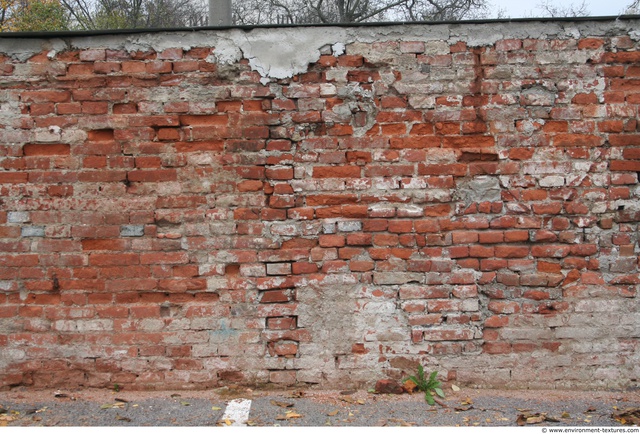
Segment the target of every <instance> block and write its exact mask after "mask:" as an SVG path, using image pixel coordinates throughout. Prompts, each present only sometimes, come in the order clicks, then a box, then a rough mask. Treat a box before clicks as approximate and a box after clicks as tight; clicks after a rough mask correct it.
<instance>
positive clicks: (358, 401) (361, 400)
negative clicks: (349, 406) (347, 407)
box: [356, 399, 365, 405]
mask: <svg viewBox="0 0 640 434" xmlns="http://www.w3.org/2000/svg"><path fill="white" fill-rule="evenodd" d="M356 404H360V405H364V404H365V400H364V399H358V400H357V401H356Z"/></svg>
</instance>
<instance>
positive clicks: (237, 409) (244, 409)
mask: <svg viewBox="0 0 640 434" xmlns="http://www.w3.org/2000/svg"><path fill="white" fill-rule="evenodd" d="M250 411H251V400H250V399H234V400H233V401H229V403H228V404H227V408H226V409H225V411H224V414H223V415H222V417H221V418H220V420H221V421H222V422H223V425H222V426H247V421H248V420H249V412H250ZM226 420H229V421H231V425H227V424H226V423H225V421H226Z"/></svg>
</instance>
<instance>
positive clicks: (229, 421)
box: [224, 419, 233, 426]
mask: <svg viewBox="0 0 640 434" xmlns="http://www.w3.org/2000/svg"><path fill="white" fill-rule="evenodd" d="M224 423H225V424H226V425H227V426H231V424H232V423H233V421H232V420H231V419H225V420H224Z"/></svg>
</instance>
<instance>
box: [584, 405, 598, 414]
mask: <svg viewBox="0 0 640 434" xmlns="http://www.w3.org/2000/svg"><path fill="white" fill-rule="evenodd" d="M596 411H597V409H596V408H595V407H593V406H591V407H589V408H587V409H586V410H585V413H595V412H596Z"/></svg>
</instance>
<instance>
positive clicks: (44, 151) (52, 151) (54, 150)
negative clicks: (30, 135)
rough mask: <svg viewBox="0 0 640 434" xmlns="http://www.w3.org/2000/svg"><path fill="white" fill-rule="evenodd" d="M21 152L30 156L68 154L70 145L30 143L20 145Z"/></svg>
mask: <svg viewBox="0 0 640 434" xmlns="http://www.w3.org/2000/svg"><path fill="white" fill-rule="evenodd" d="M22 152H24V155H25V156H27V157H31V156H53V155H69V154H70V153H71V146H70V145H67V144H62V143H57V144H49V143H47V144H36V143H30V144H26V145H24V146H23V147H22Z"/></svg>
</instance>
